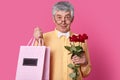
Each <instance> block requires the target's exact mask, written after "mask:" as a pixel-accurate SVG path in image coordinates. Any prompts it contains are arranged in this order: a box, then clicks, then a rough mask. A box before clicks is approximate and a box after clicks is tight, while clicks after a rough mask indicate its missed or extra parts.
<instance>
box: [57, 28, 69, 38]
mask: <svg viewBox="0 0 120 80" xmlns="http://www.w3.org/2000/svg"><path fill="white" fill-rule="evenodd" d="M55 31H56V32H57V36H58V38H60V37H62V36H65V37H67V38H69V36H70V31H68V32H66V33H62V32H60V31H58V30H56V29H55Z"/></svg>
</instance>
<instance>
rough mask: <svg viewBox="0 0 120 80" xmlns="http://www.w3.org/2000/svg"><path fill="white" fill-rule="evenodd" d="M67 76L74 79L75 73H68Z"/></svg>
mask: <svg viewBox="0 0 120 80" xmlns="http://www.w3.org/2000/svg"><path fill="white" fill-rule="evenodd" d="M69 76H70V77H71V78H76V77H77V75H76V73H70V74H69Z"/></svg>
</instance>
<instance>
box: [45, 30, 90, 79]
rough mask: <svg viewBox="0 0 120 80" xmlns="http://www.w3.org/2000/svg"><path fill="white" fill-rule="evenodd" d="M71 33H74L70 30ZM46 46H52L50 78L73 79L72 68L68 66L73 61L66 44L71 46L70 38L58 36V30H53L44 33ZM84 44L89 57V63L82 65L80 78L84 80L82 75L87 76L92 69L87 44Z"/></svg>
mask: <svg viewBox="0 0 120 80" xmlns="http://www.w3.org/2000/svg"><path fill="white" fill-rule="evenodd" d="M70 35H73V33H72V32H70ZM44 42H45V46H47V47H50V50H51V53H50V54H51V56H50V80H72V79H71V78H70V77H69V74H70V73H71V69H70V68H69V67H67V65H68V64H69V63H72V61H71V55H68V53H69V51H67V50H66V49H65V48H64V46H66V45H67V46H69V45H70V42H69V38H67V37H65V36H62V37H60V38H58V31H57V30H55V31H51V32H48V33H45V34H44ZM85 46H86V45H85V44H84V45H83V48H84V49H85V51H86V56H87V59H88V64H87V65H86V66H82V67H80V70H79V71H80V77H79V79H78V80H82V77H84V76H87V75H88V74H89V73H90V71H91V66H90V60H89V55H88V50H87V46H86V47H85Z"/></svg>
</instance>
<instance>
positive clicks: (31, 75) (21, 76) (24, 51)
mask: <svg viewBox="0 0 120 80" xmlns="http://www.w3.org/2000/svg"><path fill="white" fill-rule="evenodd" d="M49 71H50V49H49V48H47V47H46V46H21V47H20V52H19V58H18V66H17V71H16V80H49Z"/></svg>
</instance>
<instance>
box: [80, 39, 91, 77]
mask: <svg viewBox="0 0 120 80" xmlns="http://www.w3.org/2000/svg"><path fill="white" fill-rule="evenodd" d="M82 47H83V49H84V51H85V55H86V59H87V64H85V65H82V66H81V67H80V71H81V73H82V76H83V77H86V76H88V75H89V74H90V72H91V63H90V57H89V51H88V46H87V41H86V40H85V43H82Z"/></svg>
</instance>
